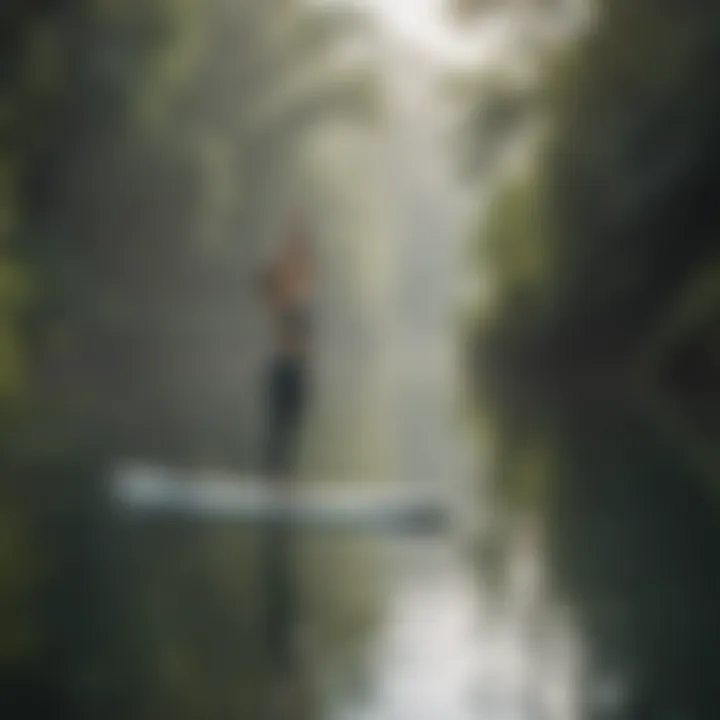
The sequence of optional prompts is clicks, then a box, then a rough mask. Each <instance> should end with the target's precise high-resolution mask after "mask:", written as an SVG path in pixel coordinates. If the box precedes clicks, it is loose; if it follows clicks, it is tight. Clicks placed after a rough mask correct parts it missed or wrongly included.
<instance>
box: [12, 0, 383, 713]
mask: <svg viewBox="0 0 720 720" xmlns="http://www.w3.org/2000/svg"><path fill="white" fill-rule="evenodd" d="M350 27H352V28H357V27H358V23H357V22H354V23H351V24H348V22H347V18H346V17H344V16H343V15H342V14H341V13H336V14H331V13H313V12H309V11H304V10H301V9H299V8H298V6H297V4H296V3H294V2H292V1H291V0H287V1H285V0H283V1H281V2H272V3H268V2H265V0H242V1H240V2H231V3H226V2H222V1H220V0H217V1H213V2H209V3H208V2H204V1H200V0H184V1H182V2H168V1H166V0H149V1H148V0H138V1H130V2H127V1H125V0H122V1H120V2H115V1H114V0H86V1H78V2H74V1H72V0H69V1H67V2H31V3H27V2H21V1H13V0H11V1H10V2H4V3H2V7H0V28H2V29H1V30H0V48H1V49H0V54H1V56H2V62H1V68H0V128H1V129H0V421H1V422H2V433H1V434H0V437H1V439H0V696H2V699H1V700H0V703H2V710H0V712H1V713H2V714H3V715H4V716H7V717H28V718H30V717H54V718H62V717H72V718H76V717H85V716H87V717H107V718H110V717H122V718H129V717H133V718H141V717H151V716H152V717H177V718H180V717H187V718H191V717H193V718H201V717H209V716H211V715H212V716H213V717H225V716H228V717H229V716H232V717H237V715H238V712H241V714H244V713H246V714H247V716H248V717H250V716H252V717H256V716H257V713H256V712H255V711H253V710H252V707H254V706H253V702H257V697H256V694H257V693H255V694H254V693H253V692H250V690H252V688H256V689H257V684H256V683H255V682H254V678H255V677H256V673H257V672H259V671H261V670H262V667H263V665H262V659H260V660H258V661H253V663H254V664H253V667H252V668H251V667H247V668H242V667H238V666H237V665H233V664H230V665H229V666H227V667H225V669H224V670H223V669H222V668H218V667H209V666H208V663H209V662H210V660H209V658H212V657H214V658H216V661H217V659H218V658H220V657H225V656H226V655H227V653H230V652H233V650H234V649H236V648H237V646H238V645H243V644H245V645H248V650H247V652H245V653H244V655H243V657H245V658H246V659H247V661H248V662H250V658H251V657H252V656H253V654H254V652H253V650H252V643H253V642H254V640H253V638H254V637H256V635H257V633H255V634H253V632H254V629H253V628H251V627H250V626H249V625H248V622H249V621H248V617H249V616H248V615H247V614H243V613H238V612H237V607H239V606H241V604H242V603H246V604H247V603H252V602H254V600H253V598H252V597H251V596H249V595H248V591H247V589H245V588H243V587H240V585H241V583H234V582H230V580H228V582H229V583H230V585H229V586H228V588H225V589H224V590H223V591H222V592H221V593H219V596H222V597H224V598H234V600H232V602H230V601H228V603H229V606H230V607H229V608H225V609H223V608H219V607H215V608H208V607H205V606H202V607H200V606H201V605H202V604H203V603H205V604H207V603H212V602H215V601H217V602H221V601H220V600H219V599H217V598H215V596H213V595H212V593H211V594H210V595H209V596H200V597H195V596H194V595H193V594H192V588H193V587H197V586H198V583H200V582H201V581H200V580H199V578H202V577H205V576H204V575H203V570H202V568H203V567H206V566H208V565H211V564H212V562H213V561H215V562H216V563H220V564H222V562H223V561H225V562H230V561H232V562H233V563H235V565H234V566H233V567H234V568H237V567H238V564H243V563H247V562H250V560H248V559H247V558H245V557H243V556H242V554H243V553H242V552H241V551H239V550H238V547H239V546H238V543H237V541H235V542H231V541H230V540H229V539H228V538H227V537H226V536H225V535H223V533H222V532H220V533H216V534H214V535H212V536H207V537H205V536H203V537H194V536H193V533H184V534H183V533H181V534H180V535H177V534H176V533H173V532H172V529H168V528H166V529H165V531H164V532H160V533H159V534H158V536H157V538H149V537H145V536H143V537H142V538H141V539H140V541H139V544H138V545H137V547H135V546H134V545H133V539H132V538H130V537H129V536H127V537H126V536H124V535H123V531H122V527H121V526H120V525H118V526H116V525H115V524H114V519H113V518H112V517H110V516H108V515H107V510H106V505H105V503H104V497H103V489H102V487H103V486H102V482H101V481H102V478H103V477H104V474H103V473H104V467H105V462H106V460H108V459H110V458H114V457H118V456H123V455H127V454H138V455H143V456H150V457H154V458H158V459H166V460H168V459H172V460H175V461H182V462H185V463H194V462H202V461H211V462H215V463H218V464H224V465H242V464H247V463H248V462H251V461H252V460H253V459H254V455H253V446H254V442H255V434H254V433H255V426H256V425H257V422H256V418H255V417H254V416H253V414H252V406H253V401H252V395H251V393H250V392H249V388H250V387H251V385H252V382H253V381H252V375H251V372H250V370H254V368H253V362H254V359H255V355H254V354H253V353H256V350H257V343H256V344H253V343H249V342H248V339H249V338H251V337H256V335H257V333H256V331H255V330H254V329H253V326H252V312H251V308H252V303H250V302H249V296H248V293H249V292H251V288H252V284H251V283H249V282H247V279H248V273H249V272H253V268H254V267H255V266H256V265H257V262H258V261H259V259H260V257H261V255H262V253H263V252H264V251H265V250H266V246H267V244H268V242H269V237H270V235H271V233H273V232H274V231H276V230H277V226H276V224H274V223H276V220H277V218H278V217H280V216H281V214H282V212H285V211H287V210H288V209H289V208H291V206H292V203H293V202H294V201H297V193H296V192H295V191H296V187H295V185H296V184H297V175H296V174H294V173H293V169H296V168H297V167H298V162H299V160H298V156H299V153H298V147H299V144H300V143H301V141H302V138H303V133H304V131H305V130H306V129H307V128H308V127H310V126H312V123H313V122H314V121H315V120H317V119H318V118H321V117H324V116H325V115H327V113H328V112H331V111H333V112H334V111H339V112H342V111H343V109H346V108H347V107H348V106H353V107H355V109H357V107H358V106H361V107H364V106H367V105H368V99H369V96H370V93H371V89H370V85H369V84H368V81H367V79H366V78H364V77H359V76H358V77H356V76H354V75H352V74H350V75H348V74H347V73H346V74H345V75H344V76H343V77H342V78H341V79H340V80H339V79H338V78H337V77H335V76H333V75H332V73H328V72H324V74H323V73H322V72H319V71H321V70H327V68H328V67H329V66H328V64H327V62H325V58H326V57H327V53H329V52H332V48H333V46H334V43H335V41H336V40H337V38H338V37H342V36H344V35H346V34H347V32H348V30H349V28H350ZM253 333H255V334H253ZM246 369H247V371H246ZM243 399H244V400H245V402H244V403H243V402H241V401H242V400H243ZM141 535H142V533H141ZM133 537H134V538H135V539H137V536H133ZM143 540H145V541H147V542H146V544H144V545H143ZM243 547H244V546H243ZM136 551H137V552H136ZM193 557H195V558H196V560H197V565H196V566H195V565H194V564H193V563H194V561H193ZM223 559H224V560H223ZM193 567H195V570H193ZM160 568H162V571H160ZM158 573H160V577H161V580H160V581H158ZM193 573H194V574H193ZM220 575H223V576H224V575H225V574H223V573H219V574H218V573H216V575H215V576H213V577H214V578H215V579H217V577H219V576H220ZM156 581H157V582H156ZM133 582H135V585H132V583H133ZM206 582H210V580H209V579H208V578H207V577H206ZM131 585H132V587H134V588H135V589H136V590H137V592H133V591H132V590H129V589H128V588H129V587H130V586H131ZM177 595H183V596H184V597H186V598H188V600H187V603H186V605H185V606H183V607H184V608H185V610H183V609H182V608H178V607H177V606H176V605H174V604H173V603H172V598H173V596H177ZM133 603H137V606H135V605H133ZM199 607H200V609H198V608H199ZM230 608H232V609H233V612H232V613H230V612H229V609H230ZM183 612H187V613H189V614H188V615H186V616H182V617H180V616H179V615H182V613H183ZM203 612H204V613H208V612H210V613H214V614H215V615H218V614H220V615H222V616H223V617H225V616H227V617H226V619H227V620H228V622H227V623H225V624H222V623H220V624H219V625H218V627H217V629H216V631H213V630H210V629H208V628H207V627H205V626H203V627H195V626H193V618H197V617H200V616H201V615H202V613H203ZM193 613H194V614H193ZM198 613H200V614H198ZM231 616H232V617H231ZM179 626H182V627H183V628H184V635H183V636H182V637H178V632H177V629H178V627H179ZM213 632H214V633H215V634H214V635H213ZM208 633H210V634H208ZM220 635H222V637H220ZM190 646H192V647H193V648H194V650H192V649H190ZM211 647H212V648H214V651H213V652H210V650H209V648H211ZM198 648H200V649H199V650H198ZM202 648H205V650H202ZM223 653H225V654H223ZM228 667H235V670H234V672H235V673H236V676H235V677H228V676H227V672H228ZM223 673H224V674H223ZM238 676H240V677H243V678H244V680H243V682H242V683H240V684H239V685H238V683H237V682H236V679H237V677H238Z"/></svg>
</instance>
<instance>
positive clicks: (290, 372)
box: [265, 356, 308, 477]
mask: <svg viewBox="0 0 720 720" xmlns="http://www.w3.org/2000/svg"><path fill="white" fill-rule="evenodd" d="M307 386H308V382H307V370H306V366H305V363H304V362H303V361H302V360H301V359H299V358H294V357H288V356H281V357H278V358H276V359H275V360H274V361H273V363H272V365H271V367H270V374H269V378H268V409H269V418H268V430H267V440H266V450H265V470H266V472H268V473H269V474H270V475H271V476H273V477H277V476H279V475H286V474H289V473H292V472H294V471H295V469H296V467H295V466H296V460H297V448H298V438H299V434H300V429H301V426H302V421H303V419H304V416H305V407H306V404H307V392H308V387H307Z"/></svg>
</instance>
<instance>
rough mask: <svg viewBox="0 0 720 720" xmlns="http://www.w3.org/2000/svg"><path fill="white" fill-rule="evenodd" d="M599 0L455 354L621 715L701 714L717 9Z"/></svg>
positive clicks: (706, 698) (706, 680)
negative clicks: (611, 679) (615, 686)
mask: <svg viewBox="0 0 720 720" xmlns="http://www.w3.org/2000/svg"><path fill="white" fill-rule="evenodd" d="M600 7H601V8H602V10H603V13H602V14H600V15H599V16H598V17H599V21H598V25H597V26H596V27H595V29H594V32H592V33H591V34H589V35H588V36H587V37H586V38H584V39H583V40H582V41H581V42H579V43H578V45H577V47H576V48H575V49H574V50H572V51H571V52H569V53H567V54H566V55H565V57H564V58H562V59H561V60H560V61H559V62H557V63H555V65H554V66H553V68H552V70H551V72H550V76H549V84H548V90H547V95H546V97H545V98H544V100H545V106H546V107H547V108H548V113H549V117H550V120H551V124H550V126H549V131H548V134H547V137H546V138H545V140H544V141H543V143H542V146H541V148H540V149H539V151H538V152H537V153H536V154H535V156H534V158H532V159H531V161H530V162H529V163H528V164H527V165H526V168H525V170H524V171H523V172H522V173H518V174H517V175H516V176H515V177H514V179H511V180H510V181H508V182H507V183H506V186H505V187H504V188H503V189H502V190H501V191H500V193H499V194H498V195H497V197H496V198H495V201H494V203H493V207H492V208H491V212H490V218H489V224H488V226H486V227H485V228H483V229H482V230H481V231H480V233H479V237H478V239H477V247H478V248H479V256H480V257H481V262H482V263H484V264H486V265H489V266H490V267H492V268H493V269H494V270H495V271H496V272H497V278H496V279H497V288H498V289H497V292H496V293H495V294H494V296H493V298H492V300H491V302H490V303H489V304H488V305H487V306H486V307H485V308H484V312H485V315H484V320H483V321H482V323H481V328H480V330H479V332H478V335H477V340H478V350H477V353H476V361H477V366H476V367H477V370H478V377H479V378H481V392H482V393H483V396H484V399H485V400H486V401H487V402H488V404H489V405H490V406H492V407H493V413H494V416H495V418H496V420H497V421H498V424H499V427H500V429H501V433H500V435H501V437H503V438H504V440H503V441H502V445H501V448H502V449H501V452H500V454H501V456H502V458H503V465H502V467H503V471H502V476H503V477H504V478H506V487H507V488H513V491H514V493H515V497H516V498H518V499H523V500H524V501H526V502H528V503H530V504H531V505H533V504H534V505H535V507H537V508H539V509H540V511H541V512H545V513H546V516H547V519H548V523H549V527H550V528H551V529H550V531H549V532H550V535H551V537H552V539H553V545H554V557H555V560H556V566H557V569H558V576H559V580H560V582H561V584H562V586H563V588H564V590H565V591H566V592H567V593H569V594H570V595H571V596H572V597H573V598H574V599H575V600H576V601H577V603H578V605H579V607H580V608H581V610H582V615H583V618H584V624H585V628H586V630H587V631H588V634H589V637H590V638H591V640H592V643H593V644H594V646H595V650H596V651H597V654H598V656H599V658H601V659H602V663H608V662H609V663H610V664H612V662H613V661H615V662H618V659H619V658H623V659H624V661H625V662H627V664H628V666H629V669H628V678H629V679H630V682H631V684H632V683H634V685H635V687H634V689H633V690H632V693H634V696H635V697H636V699H635V700H633V702H634V703H635V704H636V706H635V709H634V710H632V712H631V715H630V717H638V718H645V717H659V716H661V715H662V714H663V713H672V712H677V713H685V714H687V715H689V716H692V717H711V716H712V715H713V713H714V712H715V711H716V701H715V700H714V691H713V690H712V687H713V682H712V677H713V673H714V671H715V668H716V662H715V659H714V657H713V650H712V648H713V646H716V645H717V640H718V636H717V629H716V627H717V624H716V622H715V616H716V613H715V610H714V609H713V608H714V607H716V606H717V601H718V598H719V596H720V587H719V586H718V585H719V583H718V579H717V573H715V572H714V570H713V569H712V556H713V554H714V552H715V549H716V546H717V541H718V520H719V519H720V515H719V514H718V509H717V507H716V498H717V493H716V484H717V483H716V479H715V476H716V475H717V469H718V457H717V452H716V444H717V443H716V440H717V437H716V436H717V430H718V424H717V412H716V410H711V409H710V405H711V404H712V403H711V402H710V401H709V398H717V397H718V393H717V379H716V378H714V377H713V376H712V373H709V372H708V370H707V368H709V367H711V366H713V363H714V361H715V358H716V355H717V342H716V332H715V330H714V328H715V327H716V325H717V323H716V322H715V320H716V319H717V316H718V293H717V291H716V288H717V247H718V246H717V243H716V241H715V238H714V233H715V225H716V224H717V211H716V202H715V196H716V194H717V189H718V183H719V182H720V179H719V177H718V172H717V168H718V167H719V165H718V148H719V147H720V145H719V144H718V131H717V127H718V119H719V114H720V95H719V94H718V88H717V83H715V82H714V80H713V79H712V77H711V73H708V67H710V66H711V65H712V64H713V62H714V58H715V57H716V55H717V52H718V48H719V47H720V18H718V15H717V12H716V10H714V9H712V10H711V9H710V8H709V6H705V5H702V4H700V3H693V2H691V3H685V4H683V5H682V6H680V5H677V4H674V3H661V6H658V4H657V3H652V4H651V3H645V2H643V3H640V4H638V3H634V4H633V6H632V8H631V7H630V6H629V5H628V4H627V3H621V2H615V1H614V0H607V1H606V2H602V3H600ZM716 404H717V403H715V405H716ZM540 428H542V430H540ZM608 657H610V658H612V659H611V660H608ZM613 659H614V660H613ZM689 668H692V670H690V669H689ZM633 713H634V714H633Z"/></svg>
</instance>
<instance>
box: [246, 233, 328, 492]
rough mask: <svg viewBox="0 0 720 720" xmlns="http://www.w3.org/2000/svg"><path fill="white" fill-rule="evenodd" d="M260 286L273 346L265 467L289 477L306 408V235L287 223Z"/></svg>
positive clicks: (311, 276) (309, 290)
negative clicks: (270, 326) (281, 241)
mask: <svg viewBox="0 0 720 720" xmlns="http://www.w3.org/2000/svg"><path fill="white" fill-rule="evenodd" d="M260 290H261V294H262V297H263V299H264V301H265V304H266V306H267V308H268V310H269V312H270V316H271V320H272V324H273V329H274V336H275V337H274V340H275V349H274V353H273V357H272V360H271V362H270V367H269V378H268V385H267V393H268V395H267V405H268V410H269V417H268V426H267V436H266V440H265V457H264V463H265V468H264V469H265V472H266V473H268V474H269V475H270V477H271V478H272V479H274V480H276V481H277V480H288V479H289V478H290V477H291V476H292V475H293V474H294V473H295V472H296V470H297V467H296V465H297V456H298V446H299V436H300V431H301V429H302V424H303V420H304V418H305V412H306V408H307V400H308V391H309V387H308V381H309V378H308V375H309V372H308V370H309V368H308V365H309V354H310V342H311V334H312V326H311V317H312V301H313V294H314V290H315V268H314V262H313V253H312V247H311V244H310V239H309V237H308V235H307V234H306V232H305V231H304V229H303V227H302V226H301V225H300V224H299V223H298V222H295V223H294V224H293V225H291V227H290V230H289V233H288V236H287V238H286V241H285V242H284V243H283V245H282V247H281V248H280V250H279V252H278V253H277V254H276V256H275V257H274V258H273V260H272V261H271V262H270V264H269V265H268V266H267V267H266V268H265V269H264V270H263V272H262V274H261V277H260Z"/></svg>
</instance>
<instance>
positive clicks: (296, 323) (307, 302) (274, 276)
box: [266, 247, 314, 356]
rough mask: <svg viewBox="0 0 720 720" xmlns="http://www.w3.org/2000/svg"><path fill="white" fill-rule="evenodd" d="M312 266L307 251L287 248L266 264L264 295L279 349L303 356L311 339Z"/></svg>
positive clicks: (284, 352)
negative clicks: (269, 264)
mask: <svg viewBox="0 0 720 720" xmlns="http://www.w3.org/2000/svg"><path fill="white" fill-rule="evenodd" d="M313 290H314V278H313V267H312V263H311V260H310V258H309V256H308V253H307V252H304V251H301V250H300V249H297V248H294V247H290V248H286V249H285V250H284V251H283V252H282V253H281V254H280V255H279V256H278V258H277V259H276V260H275V261H274V262H273V263H272V265H271V266H270V268H269V271H268V274H267V278H266V297H267V302H268V306H269V309H270V313H271V317H272V322H273V326H274V332H275V338H276V342H277V345H278V349H279V350H280V351H281V352H282V353H283V354H291V355H294V356H304V355H305V354H306V352H307V350H308V346H309V342H310V320H311V318H310V312H311V302H312V296H313Z"/></svg>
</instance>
